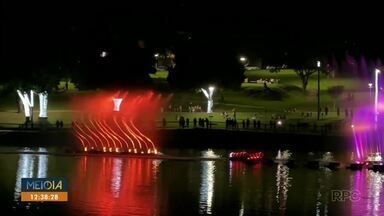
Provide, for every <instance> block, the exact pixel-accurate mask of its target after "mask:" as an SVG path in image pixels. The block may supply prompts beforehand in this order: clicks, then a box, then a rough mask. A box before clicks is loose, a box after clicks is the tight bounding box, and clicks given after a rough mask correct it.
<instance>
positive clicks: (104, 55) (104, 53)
mask: <svg viewBox="0 0 384 216" xmlns="http://www.w3.org/2000/svg"><path fill="white" fill-rule="evenodd" d="M107 55H108V53H107V51H101V53H100V57H101V58H105V57H107Z"/></svg>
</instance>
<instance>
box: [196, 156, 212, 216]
mask: <svg viewBox="0 0 384 216" xmlns="http://www.w3.org/2000/svg"><path fill="white" fill-rule="evenodd" d="M203 157H216V155H215V153H214V152H213V151H212V150H208V151H206V152H204V153H203ZM201 163H202V167H201V183H200V202H199V204H200V206H199V211H200V213H201V214H212V201H213V192H214V185H215V162H214V161H202V162H201Z"/></svg>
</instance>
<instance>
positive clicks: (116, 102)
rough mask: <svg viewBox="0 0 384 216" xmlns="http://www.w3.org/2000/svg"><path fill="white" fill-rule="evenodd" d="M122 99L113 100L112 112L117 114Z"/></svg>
mask: <svg viewBox="0 0 384 216" xmlns="http://www.w3.org/2000/svg"><path fill="white" fill-rule="evenodd" d="M122 101H123V98H113V111H116V112H119V111H120V105H121V102H122Z"/></svg>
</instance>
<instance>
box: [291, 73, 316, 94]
mask: <svg viewBox="0 0 384 216" xmlns="http://www.w3.org/2000/svg"><path fill="white" fill-rule="evenodd" d="M295 72H296V74H297V76H299V78H300V79H301V85H302V87H303V91H306V90H307V85H308V80H309V77H310V76H311V75H312V74H314V73H315V72H317V69H316V68H297V69H295Z"/></svg>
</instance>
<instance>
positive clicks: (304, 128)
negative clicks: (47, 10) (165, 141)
mask: <svg viewBox="0 0 384 216" xmlns="http://www.w3.org/2000/svg"><path fill="white" fill-rule="evenodd" d="M155 123H156V127H157V128H159V129H184V130H188V129H204V130H210V129H215V130H228V131H249V132H268V133H297V134H328V135H337V134H343V133H345V132H346V131H347V130H346V128H348V123H347V122H343V123H328V124H323V125H316V124H309V123H298V124H284V125H277V124H269V123H264V122H263V123H260V125H258V124H256V125H254V124H253V123H251V124H250V125H249V126H247V125H244V126H243V125H242V123H237V124H236V125H230V126H228V125H227V124H226V122H223V121H210V122H209V123H208V125H207V124H206V123H205V122H204V127H202V126H199V124H198V123H197V124H196V125H195V124H194V123H193V121H190V122H189V124H188V125H186V124H185V126H184V127H181V126H180V123H179V121H166V122H165V124H164V122H163V121H156V122H155ZM69 128H72V124H64V125H63V127H56V125H55V124H49V125H47V124H37V123H35V124H33V125H31V124H27V125H26V124H16V123H0V129H3V130H4V129H10V130H40V129H49V130H60V129H69Z"/></svg>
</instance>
